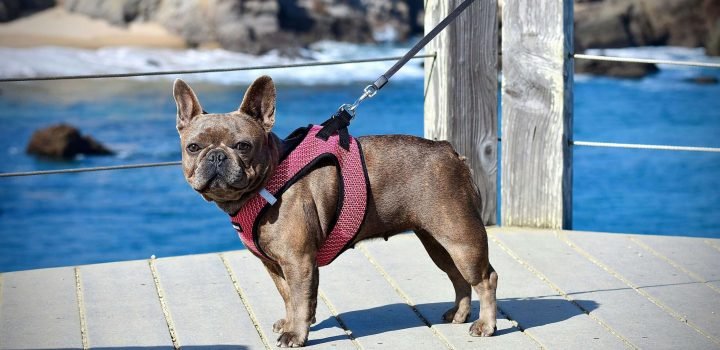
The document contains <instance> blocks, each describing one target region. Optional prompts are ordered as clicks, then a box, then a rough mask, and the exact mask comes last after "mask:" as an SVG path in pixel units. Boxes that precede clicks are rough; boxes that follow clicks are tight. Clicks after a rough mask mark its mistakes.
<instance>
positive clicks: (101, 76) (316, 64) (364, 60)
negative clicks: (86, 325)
mask: <svg viewBox="0 0 720 350" xmlns="http://www.w3.org/2000/svg"><path fill="white" fill-rule="evenodd" d="M428 57H435V54H434V53H433V54H423V55H415V56H413V59H417V58H428ZM401 58H402V56H392V57H376V58H361V59H355V60H335V61H316V62H301V63H290V64H270V65H264V66H248V67H226V68H208V69H184V70H164V71H149V72H133V73H110V74H83V75H52V76H44V77H14V78H0V83H8V82H19V81H47V80H78V79H105V78H129V77H142V76H157V75H179V74H198V73H224V72H239V71H247V70H261V69H282V68H299V67H319V66H333V65H341V64H352V63H370V62H385V61H397V60H399V59H401Z"/></svg>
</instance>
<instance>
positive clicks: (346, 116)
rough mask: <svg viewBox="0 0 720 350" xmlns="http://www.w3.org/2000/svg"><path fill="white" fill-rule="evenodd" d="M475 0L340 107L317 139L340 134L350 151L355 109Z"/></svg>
mask: <svg viewBox="0 0 720 350" xmlns="http://www.w3.org/2000/svg"><path fill="white" fill-rule="evenodd" d="M473 1H475V0H465V1H463V2H462V3H461V4H460V5H458V7H456V8H455V9H454V10H453V11H452V12H451V13H450V14H449V15H448V16H447V17H445V18H444V19H443V20H442V21H440V23H438V24H437V25H436V26H435V28H433V29H432V30H431V31H430V33H427V35H425V36H424V37H423V38H422V39H420V41H418V42H417V44H415V46H413V47H412V48H411V49H410V51H408V52H407V53H406V54H405V55H404V56H403V57H402V58H400V60H398V61H397V62H395V64H394V65H393V66H392V67H390V69H388V70H387V71H386V72H385V74H383V75H381V76H380V77H379V78H377V79H376V80H375V82H373V83H372V84H370V85H368V86H366V87H365V89H363V93H362V95H360V97H359V98H358V99H357V100H355V102H354V103H353V104H344V105H342V106H340V108H339V109H338V111H337V112H335V114H333V115H332V116H331V117H330V119H328V120H326V121H324V122H323V123H322V124H321V125H322V126H323V128H322V129H321V130H320V131H319V132H318V133H317V135H316V137H318V138H320V139H323V140H325V141H327V139H328V138H329V137H330V135H332V134H334V133H335V132H337V133H338V135H339V136H340V146H342V147H343V148H344V149H346V150H349V149H350V135H349V133H348V130H347V127H348V126H349V125H350V121H351V120H352V119H353V118H355V109H357V107H358V106H359V105H360V103H362V102H363V101H365V100H366V99H368V98H372V97H374V96H375V94H377V92H378V91H380V89H382V88H383V86H385V84H387V83H388V81H389V80H390V78H392V76H393V75H394V74H395V73H397V71H398V70H400V68H402V67H403V66H404V65H405V64H406V63H408V61H410V59H411V58H413V56H415V55H416V54H417V53H418V52H419V51H420V50H421V49H422V48H423V47H425V45H427V43H428V42H430V40H432V39H433V38H435V36H437V34H438V33H440V32H441V31H442V30H443V29H445V27H447V26H448V24H450V23H451V22H452V21H454V20H455V18H457V16H459V15H460V14H461V13H462V12H463V11H465V9H466V8H467V7H468V6H470V4H472V3H473Z"/></svg>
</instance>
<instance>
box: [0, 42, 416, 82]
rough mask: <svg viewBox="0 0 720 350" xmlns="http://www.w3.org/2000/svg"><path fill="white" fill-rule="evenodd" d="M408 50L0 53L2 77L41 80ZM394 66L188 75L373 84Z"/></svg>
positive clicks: (409, 75)
mask: <svg viewBox="0 0 720 350" xmlns="http://www.w3.org/2000/svg"><path fill="white" fill-rule="evenodd" d="M408 48H409V46H407V45H402V46H398V45H394V46H393V45H358V44H347V43H339V42H328V41H325V42H318V43H316V44H313V45H311V46H310V47H309V48H308V49H303V50H301V52H300V57H296V58H289V57H284V56H281V55H279V54H278V53H277V52H274V51H271V52H269V53H267V54H264V55H261V56H254V55H249V54H244V53H238V52H230V51H226V50H222V49H211V50H171V49H154V48H140V47H111V48H102V49H97V50H86V49H76V48H67V47H37V48H6V47H3V48H0V77H3V78H10V77H41V76H51V75H80V74H104V73H133V72H144V71H159V70H162V71H165V70H191V69H207V68H227V67H248V66H263V65H275V64H292V63H302V62H317V61H331V60H344V59H362V58H371V57H388V56H400V55H402V54H404V53H405V52H406V50H407V49H408ZM421 62H422V60H413V61H411V62H410V63H408V65H407V66H405V67H404V68H403V69H402V70H400V71H399V72H398V74H397V75H396V76H395V79H418V78H422V76H423V68H422V66H421ZM393 63H394V62H392V61H386V62H372V63H362V64H344V65H334V66H319V67H303V68H294V69H273V70H251V71H239V72H224V73H209V74H191V75H185V76H183V79H187V80H190V81H195V82H198V81H202V82H209V83H219V84H240V83H241V84H245V83H247V82H248V81H250V80H252V79H253V78H255V77H257V76H258V75H260V74H272V76H273V79H275V80H276V81H278V82H281V83H286V84H300V85H319V84H344V83H349V82H355V81H372V80H374V79H375V78H377V76H378V75H380V74H382V73H383V72H384V71H385V70H386V69H387V68H389V67H390V66H392V64H393ZM176 77H177V76H175V75H167V76H149V77H137V78H133V79H145V80H171V79H175V78H176Z"/></svg>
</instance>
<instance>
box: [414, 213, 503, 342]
mask: <svg viewBox="0 0 720 350" xmlns="http://www.w3.org/2000/svg"><path fill="white" fill-rule="evenodd" d="M458 212H459V211H458ZM444 223H445V224H444V225H439V224H436V225H431V227H430V228H429V229H428V232H430V233H431V234H432V238H433V239H434V240H436V241H437V242H438V244H440V245H442V247H443V248H445V251H446V252H447V254H448V255H449V256H450V257H451V258H452V261H453V262H454V263H455V266H456V268H457V270H458V271H459V272H460V274H462V276H463V278H464V279H465V281H467V283H469V284H470V285H471V286H472V287H473V289H475V292H476V293H477V294H478V296H479V297H480V318H479V319H478V320H476V321H475V322H473V324H472V325H471V326H470V335H472V336H477V337H480V336H482V337H488V336H491V335H492V334H493V333H495V329H496V324H497V321H496V317H497V301H496V290H497V285H498V275H497V273H496V272H495V269H493V267H492V266H491V265H490V262H489V260H488V242H487V234H486V232H485V228H484V226H483V225H482V221H481V220H480V218H479V217H478V216H476V215H465V216H463V215H455V220H453V221H452V222H451V223H448V221H445V222H444Z"/></svg>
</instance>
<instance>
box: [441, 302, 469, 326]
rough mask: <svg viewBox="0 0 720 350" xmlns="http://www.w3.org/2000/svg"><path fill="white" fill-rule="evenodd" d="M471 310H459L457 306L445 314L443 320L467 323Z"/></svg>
mask: <svg viewBox="0 0 720 350" xmlns="http://www.w3.org/2000/svg"><path fill="white" fill-rule="evenodd" d="M469 311H470V310H458V307H457V306H455V307H453V308H452V309H450V310H448V311H446V312H445V314H443V317H442V319H443V321H445V322H450V323H465V322H467V319H468V316H470V312H469Z"/></svg>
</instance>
